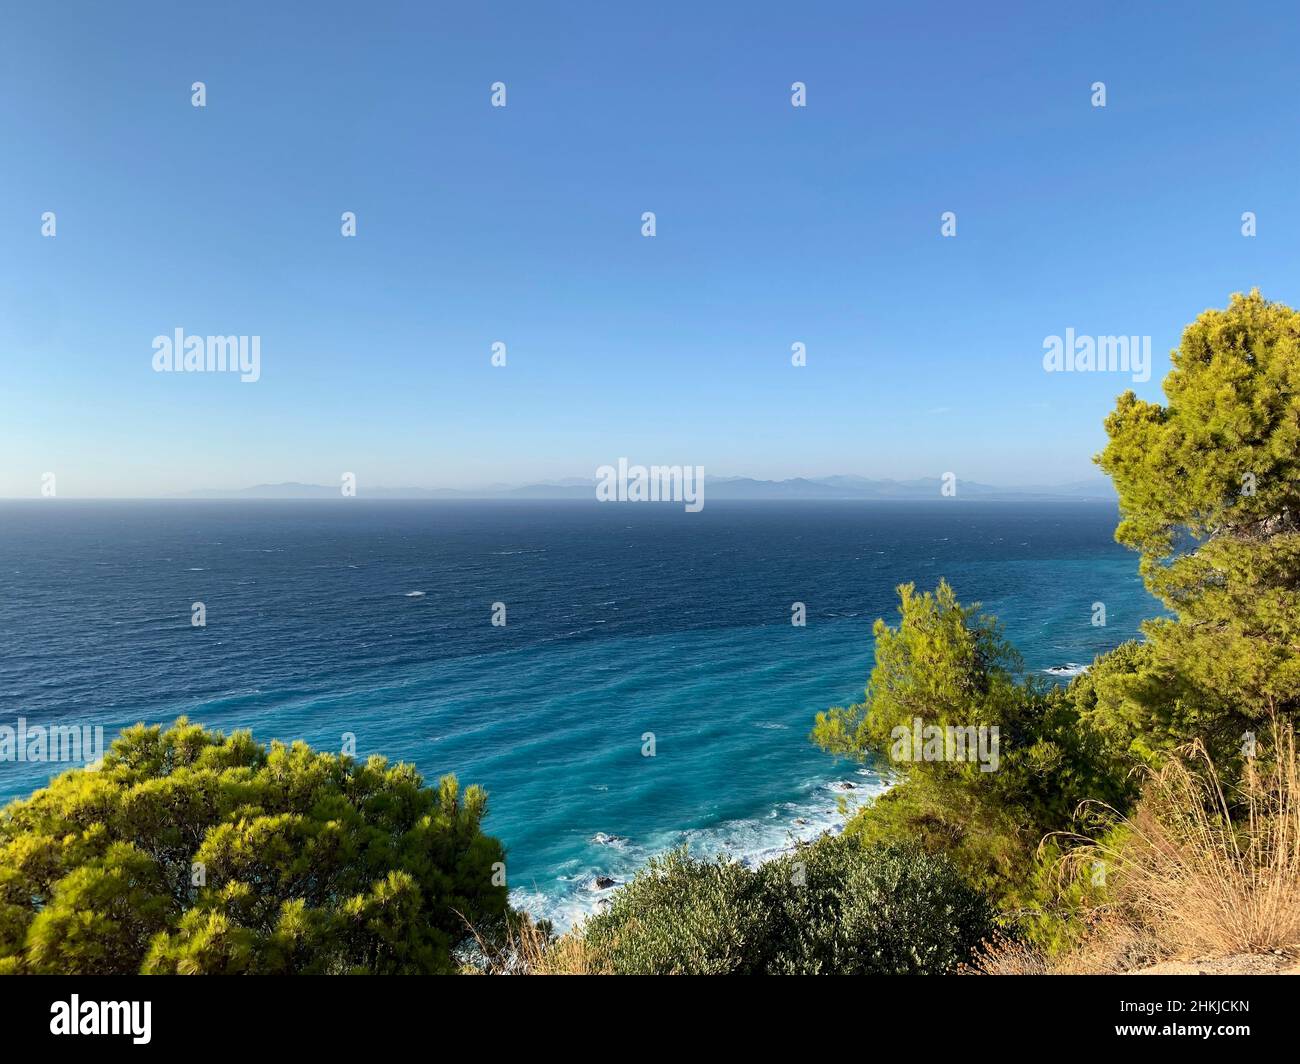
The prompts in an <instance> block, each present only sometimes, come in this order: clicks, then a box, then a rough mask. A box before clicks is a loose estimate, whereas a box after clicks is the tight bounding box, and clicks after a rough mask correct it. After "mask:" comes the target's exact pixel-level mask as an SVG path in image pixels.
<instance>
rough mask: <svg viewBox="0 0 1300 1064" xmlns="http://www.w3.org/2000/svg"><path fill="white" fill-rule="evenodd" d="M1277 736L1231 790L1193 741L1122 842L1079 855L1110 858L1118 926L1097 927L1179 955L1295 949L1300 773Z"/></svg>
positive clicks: (1287, 734) (1128, 823)
mask: <svg viewBox="0 0 1300 1064" xmlns="http://www.w3.org/2000/svg"><path fill="white" fill-rule="evenodd" d="M1274 739H1275V742H1274V745H1273V749H1272V751H1271V752H1270V756H1269V757H1268V758H1267V759H1265V758H1259V759H1253V760H1251V761H1249V762H1248V763H1247V765H1246V769H1245V773H1244V777H1243V779H1242V782H1241V784H1240V785H1239V786H1238V787H1235V788H1232V789H1230V790H1229V789H1225V787H1224V785H1223V783H1222V781H1221V780H1220V778H1219V775H1218V772H1217V771H1216V769H1215V767H1214V764H1213V763H1212V762H1211V760H1210V758H1209V756H1208V755H1207V754H1206V752H1205V748H1204V747H1203V746H1201V744H1200V743H1194V744H1192V745H1191V746H1190V747H1187V748H1186V749H1185V750H1184V751H1182V755H1183V756H1180V757H1176V758H1174V759H1172V760H1171V761H1169V762H1168V763H1167V764H1166V765H1165V766H1164V767H1163V768H1162V769H1161V770H1160V771H1159V772H1157V773H1156V774H1155V775H1154V776H1153V778H1152V781H1151V785H1150V787H1149V788H1148V790H1147V793H1146V794H1145V795H1144V797H1143V800H1142V801H1141V802H1140V803H1139V804H1138V808H1137V811H1136V812H1135V813H1134V815H1133V816H1132V817H1130V818H1127V819H1125V820H1124V821H1123V822H1122V827H1123V828H1124V829H1125V830H1124V831H1123V832H1122V835H1121V839H1122V841H1120V842H1118V843H1116V844H1114V845H1108V844H1105V843H1096V844H1093V845H1091V846H1086V847H1082V848H1081V849H1080V850H1077V851H1075V854H1074V855H1072V858H1073V859H1075V860H1081V861H1085V862H1087V863H1088V864H1089V865H1090V866H1091V863H1092V862H1093V861H1096V860H1101V861H1103V862H1105V867H1106V869H1107V886H1108V891H1109V894H1110V898H1111V899H1112V901H1113V906H1112V907H1111V912H1112V914H1113V916H1114V917H1115V919H1112V920H1108V921H1103V929H1104V930H1105V929H1109V930H1110V932H1111V934H1112V935H1114V934H1115V932H1116V931H1117V930H1122V931H1123V932H1125V933H1129V934H1130V936H1131V937H1135V938H1144V937H1154V938H1155V939H1156V940H1157V941H1158V942H1159V943H1160V944H1161V947H1162V949H1163V951H1164V952H1165V953H1166V954H1167V955H1169V956H1176V957H1191V956H1202V955H1207V954H1209V955H1227V954H1236V953H1262V952H1266V951H1271V950H1275V949H1287V948H1289V947H1293V946H1295V945H1297V944H1300V771H1298V770H1297V763H1296V748H1295V734H1294V732H1293V731H1291V730H1290V729H1285V728H1275V729H1274ZM1103 933H1104V931H1103Z"/></svg>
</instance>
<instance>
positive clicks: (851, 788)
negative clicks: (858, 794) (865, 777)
mask: <svg viewBox="0 0 1300 1064" xmlns="http://www.w3.org/2000/svg"><path fill="white" fill-rule="evenodd" d="M840 786H841V787H843V788H844V789H845V790H846V791H856V790H857V789H858V785H857V784H856V783H850V782H849V781H848V780H845V781H844V782H843V783H841V784H840Z"/></svg>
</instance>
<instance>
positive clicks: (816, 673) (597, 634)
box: [0, 499, 1157, 926]
mask: <svg viewBox="0 0 1300 1064" xmlns="http://www.w3.org/2000/svg"><path fill="white" fill-rule="evenodd" d="M1116 516H1117V515H1116V509H1115V507H1114V505H1111V504H1101V503H1085V502H1076V503H1048V502H1034V503H1006V502H1002V503H994V502H986V503H981V502H973V501H964V500H957V499H943V500H935V501H933V502H929V503H902V502H861V503H858V502H821V503H818V502H801V503H781V502H753V503H744V502H731V503H725V502H710V503H708V504H707V505H706V506H705V507H704V509H703V510H702V511H701V512H699V513H686V512H684V511H683V509H682V508H681V507H680V506H674V505H669V504H640V505H637V504H606V505H601V504H598V503H596V502H594V501H593V502H590V503H588V502H550V501H531V502H505V501H476V502H425V501H418V502H416V501H412V502H406V501H380V500H372V501H367V500H364V499H346V500H344V499H340V500H332V501H295V502H288V501H286V502H279V501H256V502H251V501H250V502H231V501H202V502H200V501H160V502H144V501H141V502H106V501H105V502H74V501H68V500H39V501H36V500H33V501H31V502H7V503H2V504H0V588H2V589H3V590H2V593H0V640H2V641H3V650H4V652H3V655H0V723H5V724H13V723H14V721H15V719H16V718H17V717H19V716H24V717H26V718H27V720H28V722H29V724H52V723H65V724H67V723H71V724H77V725H84V724H89V725H95V724H102V725H103V726H104V728H105V731H106V732H107V733H109V734H110V736H111V734H112V733H114V732H115V731H116V730H117V729H119V728H121V727H123V726H125V725H128V724H131V723H134V722H136V721H141V720H142V721H146V722H149V723H157V722H166V721H170V720H171V719H173V718H175V717H176V716H178V715H180V714H182V713H184V714H188V715H189V716H190V717H191V718H192V719H194V720H196V721H199V722H201V723H203V724H206V725H209V726H212V727H216V728H220V729H223V730H227V731H228V730H230V729H234V728H249V729H251V730H252V732H253V734H254V736H256V737H257V738H258V739H260V740H263V741H265V740H270V739H272V738H279V739H284V740H293V739H299V738H301V739H305V740H307V741H308V742H310V743H312V744H314V745H316V746H319V747H321V748H325V749H331V750H337V749H339V748H340V747H341V743H342V736H343V735H344V733H352V734H353V735H355V737H356V748H357V753H358V754H359V755H360V756H365V755H368V754H371V753H383V754H386V755H388V756H389V757H390V758H393V759H401V760H406V761H411V762H413V763H414V764H415V765H416V766H417V767H418V768H419V769H420V771H421V772H423V773H424V775H425V777H426V778H427V779H430V780H432V779H435V778H436V777H438V776H440V775H442V774H444V773H449V772H454V773H455V774H456V775H457V776H458V777H459V778H460V779H461V781H462V783H479V784H482V785H483V786H484V787H486V788H487V790H488V792H489V795H490V812H489V817H488V824H487V827H488V830H489V831H491V832H492V833H493V834H495V835H497V836H498V837H499V838H501V839H502V841H503V842H504V843H505V845H506V848H507V870H508V875H509V879H510V883H511V886H512V890H513V895H514V898H515V900H516V901H517V902H518V903H519V904H522V905H525V906H527V907H528V908H530V909H532V910H533V911H534V912H535V913H536V914H537V915H539V916H546V917H550V918H552V919H555V920H556V921H557V922H558V923H559V924H560V925H561V926H565V925H568V924H570V923H571V922H572V921H574V920H575V919H577V918H579V917H581V916H582V915H583V914H584V913H587V912H590V911H591V910H592V909H593V908H594V907H595V906H596V904H598V901H599V899H600V897H601V896H602V892H601V891H599V890H597V889H596V887H595V884H594V882H593V881H594V879H595V877H596V876H597V875H608V876H611V877H613V878H614V879H615V880H617V881H619V882H622V881H624V880H626V879H627V878H628V877H629V876H631V875H632V874H633V873H634V872H635V870H636V869H637V868H638V867H639V866H640V865H642V864H643V863H644V862H645V860H646V859H647V858H648V857H650V856H651V855H653V854H655V853H659V852H662V851H664V850H667V849H669V848H672V847H674V846H677V845H681V844H683V843H685V844H687V845H688V846H689V847H690V848H691V850H692V851H693V852H696V853H714V852H721V851H726V852H728V853H730V854H732V855H734V856H736V857H738V858H740V859H743V860H746V861H750V862H754V861H759V860H762V859H763V858H764V857H766V856H769V855H771V854H774V853H778V852H780V851H781V850H783V849H785V848H788V847H789V846H790V845H791V844H792V841H793V840H795V839H798V838H811V837H813V836H815V835H817V834H818V833H820V832H822V831H825V830H835V829H836V828H837V826H838V825H839V823H840V822H841V821H842V813H841V812H840V810H839V805H838V802H837V800H838V799H839V798H841V797H843V798H844V799H845V800H846V801H847V802H849V803H850V804H852V803H853V802H855V801H858V800H860V799H861V798H863V797H864V796H866V795H869V794H871V793H874V792H876V791H878V790H879V789H880V788H881V786H882V780H881V778H880V776H879V775H878V774H877V773H876V772H874V771H873V770H872V769H871V768H870V767H863V766H859V765H856V764H853V763H850V762H846V761H842V760H838V759H835V758H832V757H829V756H827V755H825V754H823V753H821V752H820V751H818V750H817V749H816V748H815V747H813V746H812V745H811V744H810V743H809V742H808V740H807V733H808V731H809V728H810V726H811V724H812V720H813V716H814V714H815V713H816V712H817V711H818V710H820V709H823V708H825V707H827V706H830V705H834V704H844V703H847V702H851V701H856V700H858V699H859V698H860V697H861V694H862V690H863V687H864V685H865V683H866V680H867V676H868V673H869V671H870V668H871V661H872V638H871V625H872V622H873V621H874V620H875V619H876V618H877V617H880V616H885V617H888V618H893V617H894V616H895V612H894V611H895V603H896V596H895V591H894V588H895V587H896V586H897V585H898V584H901V583H904V582H909V581H914V582H915V583H917V584H918V585H919V586H920V587H922V588H931V587H933V586H934V585H935V584H936V583H937V582H938V580H939V579H940V578H941V577H946V578H947V579H948V580H949V581H950V582H951V583H952V584H953V585H954V587H955V588H956V590H957V593H958V596H959V597H960V598H961V599H962V600H963V601H966V602H971V601H980V602H982V603H983V605H984V607H985V608H986V609H987V610H988V611H990V612H994V613H996V614H998V616H999V617H1000V618H1001V620H1002V621H1003V622H1004V624H1005V626H1006V630H1007V634H1008V635H1009V636H1010V637H1011V638H1012V640H1013V641H1014V642H1015V643H1016V644H1017V646H1018V647H1019V648H1020V650H1021V652H1022V653H1023V655H1024V658H1025V663H1026V668H1027V670H1028V671H1032V672H1035V673H1039V674H1041V675H1043V676H1044V678H1045V679H1047V680H1049V681H1053V680H1054V677H1053V676H1051V675H1049V674H1048V673H1047V672H1046V670H1049V669H1053V668H1056V669H1058V670H1060V671H1065V672H1068V671H1075V670H1074V669H1073V666H1074V665H1077V664H1078V663H1087V662H1090V661H1091V660H1092V659H1093V657H1094V656H1095V655H1096V654H1097V653H1099V652H1101V651H1104V650H1107V649H1109V648H1110V647H1112V646H1114V645H1116V644H1118V643H1120V642H1122V641H1124V640H1125V639H1128V638H1131V637H1132V636H1133V635H1135V634H1136V632H1137V628H1138V624H1139V623H1140V621H1141V620H1142V619H1143V618H1145V617H1148V616H1152V615H1154V614H1155V613H1156V612H1157V607H1156V604H1155V603H1154V601H1153V600H1152V599H1150V597H1149V596H1148V595H1147V593H1146V592H1145V590H1144V589H1143V587H1142V584H1141V583H1140V581H1139V579H1138V577H1137V565H1136V559H1135V557H1134V556H1133V555H1132V554H1130V553H1129V552H1128V551H1126V550H1124V549H1123V548H1121V547H1119V546H1118V545H1116V544H1115V543H1114V541H1113V539H1112V532H1113V529H1114V526H1115V523H1116ZM195 602H202V603H203V604H204V606H205V608H206V621H207V623H206V627H202V628H196V627H193V626H192V625H191V606H192V604H193V603H195ZM795 602H802V603H804V604H805V605H806V609H807V625H806V627H802V628H800V627H795V626H792V625H791V623H790V619H791V606H792V604H793V603H795ZM1094 602H1103V603H1104V604H1105V606H1106V611H1107V624H1106V626H1105V627H1097V626H1094V625H1093V624H1092V616H1093V610H1092V604H1093V603H1094ZM494 603H504V604H505V611H506V612H505V619H506V623H505V624H504V626H494V625H493V624H492V623H491V621H492V616H493V604H494ZM1056 682H1063V681H1059V680H1058V681H1056ZM646 733H652V734H653V737H654V746H655V756H653V757H646V756H643V753H642V752H643V746H644V743H645V740H644V739H643V736H645V735H646ZM50 773H51V766H50V765H48V764H37V765H33V764H30V763H19V762H0V800H8V799H9V798H12V797H15V796H18V795H22V794H26V793H28V792H30V791H31V790H32V789H34V788H36V787H38V786H41V785H42V784H43V783H44V782H45V781H46V779H48V777H49V775H50Z"/></svg>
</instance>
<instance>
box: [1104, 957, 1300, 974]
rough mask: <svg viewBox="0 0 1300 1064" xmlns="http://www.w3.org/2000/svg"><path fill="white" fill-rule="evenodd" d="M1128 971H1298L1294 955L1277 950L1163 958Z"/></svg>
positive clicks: (1287, 972) (1299, 971) (1293, 972)
mask: <svg viewBox="0 0 1300 1064" xmlns="http://www.w3.org/2000/svg"><path fill="white" fill-rule="evenodd" d="M1128 974H1129V975H1300V963H1298V962H1297V960H1296V958H1295V957H1294V956H1287V955H1286V954H1283V953H1281V952H1278V953H1237V954H1234V955H1232V956H1230V957H1203V958H1201V959H1199V960H1194V961H1164V962H1163V963H1161V964H1153V965H1151V966H1150V967H1149V968H1139V969H1137V970H1136V971H1132V972H1129V973H1128Z"/></svg>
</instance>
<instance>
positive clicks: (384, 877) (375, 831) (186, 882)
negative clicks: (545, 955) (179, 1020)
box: [0, 718, 506, 974]
mask: <svg viewBox="0 0 1300 1064" xmlns="http://www.w3.org/2000/svg"><path fill="white" fill-rule="evenodd" d="M486 801H487V798H486V795H485V794H484V792H483V791H482V789H480V788H478V787H470V788H468V789H467V790H466V791H465V792H464V794H461V793H460V792H459V789H458V787H457V784H456V780H455V778H454V777H452V776H448V777H445V778H444V779H443V780H442V781H441V783H440V785H439V787H438V788H437V790H433V789H431V788H429V787H426V786H424V784H423V781H422V779H421V777H420V776H419V775H418V774H417V773H416V772H415V770H414V769H413V768H412V767H411V766H409V765H394V766H390V765H389V764H388V763H387V762H386V761H385V760H384V759H383V758H381V757H372V758H370V760H369V761H367V762H366V763H365V764H360V763H358V762H356V761H354V760H353V759H351V758H349V757H343V756H338V755H334V754H323V753H317V752H315V751H313V750H312V749H311V748H310V747H308V746H307V745H306V744H305V743H294V744H293V745H292V746H290V747H286V746H284V745H283V744H280V743H273V744H272V745H271V747H270V749H269V750H268V749H267V748H266V747H264V746H261V745H259V744H257V743H254V742H253V739H252V737H251V735H249V734H248V733H246V732H236V733H234V734H233V735H231V736H229V737H226V736H223V735H221V734H220V733H218V732H212V731H207V730H205V729H204V728H202V727H200V726H198V725H192V724H189V723H188V722H187V721H186V720H185V719H184V718H182V719H180V720H178V721H177V722H176V723H175V724H174V725H172V726H171V727H169V728H167V729H165V730H164V729H160V728H157V727H153V728H146V727H144V726H142V725H137V726H136V727H133V728H129V729H127V730H126V731H124V732H123V733H122V735H121V737H120V738H118V739H117V740H116V741H115V742H114V743H113V745H112V748H111V750H110V751H109V752H108V753H107V754H106V755H105V758H104V762H103V765H102V766H101V767H100V768H99V769H98V770H96V771H85V770H82V769H78V770H74V771H71V772H66V773H64V774H63V775H61V776H59V777H58V778H57V779H55V780H54V781H53V782H52V783H51V784H50V786H49V787H48V788H45V789H43V790H39V791H37V792H36V793H35V794H33V795H32V796H31V797H29V798H26V799H22V800H19V801H16V802H13V803H11V804H10V805H8V806H6V807H5V808H4V809H3V810H0V971H3V972H20V973H21V972H30V973H45V972H53V973H69V974H115V973H131V972H140V971H144V972H175V973H182V974H198V973H217V972H255V973H342V972H381V973H424V972H451V971H454V970H456V962H455V959H454V956H453V955H454V954H455V953H456V951H457V950H458V949H459V948H460V947H462V946H463V945H464V944H465V943H466V939H467V936H468V934H469V929H468V927H467V925H466V920H468V921H470V922H472V923H475V924H476V925H478V926H490V925H492V924H493V923H494V922H495V921H499V920H500V919H501V918H502V917H503V915H504V913H505V911H506V889H505V887H504V886H503V885H497V884H494V882H493V880H494V875H493V872H494V869H493V865H494V864H495V863H496V862H499V861H501V860H502V850H501V846H500V844H499V843H498V842H497V841H496V840H495V839H493V838H490V837H488V836H486V835H484V834H483V833H482V832H481V831H480V829H479V825H480V822H481V820H482V817H483V815H484V813H485V811H486ZM495 878H496V879H497V880H498V882H499V879H500V877H495Z"/></svg>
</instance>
